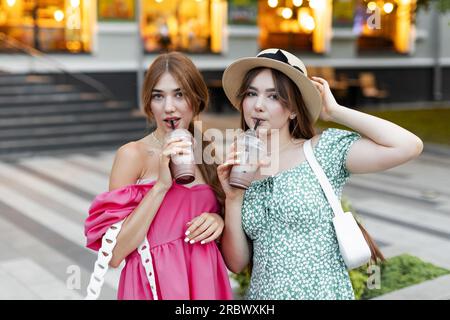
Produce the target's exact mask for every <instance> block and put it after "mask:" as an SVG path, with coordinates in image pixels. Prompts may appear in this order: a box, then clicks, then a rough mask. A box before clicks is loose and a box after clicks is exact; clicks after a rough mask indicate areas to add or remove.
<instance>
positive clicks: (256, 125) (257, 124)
mask: <svg viewBox="0 0 450 320" xmlns="http://www.w3.org/2000/svg"><path fill="white" fill-rule="evenodd" d="M259 121H260V120H259V119H257V120H256V123H255V127H254V128H253V130H256V128H258V126H259Z"/></svg>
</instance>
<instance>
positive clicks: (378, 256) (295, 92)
mask: <svg viewBox="0 0 450 320" xmlns="http://www.w3.org/2000/svg"><path fill="white" fill-rule="evenodd" d="M265 69H267V68H264V67H262V68H261V67H258V68H254V69H251V70H250V71H249V72H247V74H246V75H245V77H244V81H243V82H242V85H241V87H240V89H239V91H238V94H237V97H238V98H239V99H240V101H239V107H240V111H241V128H242V129H243V130H247V129H249V127H248V126H247V124H246V123H245V118H244V112H243V108H242V104H243V101H244V98H245V95H246V93H247V91H248V88H249V87H250V84H251V83H252V81H253V79H255V78H256V76H257V75H258V74H259V73H260V72H262V71H263V70H265ZM269 70H270V71H271V72H272V78H273V82H274V84H275V90H276V93H277V95H278V97H279V99H280V103H281V105H282V106H283V107H285V108H287V109H288V110H290V111H291V112H295V113H296V115H297V116H296V117H295V118H294V119H290V120H289V132H290V134H291V136H292V137H293V138H296V139H311V138H312V137H313V136H314V134H315V131H314V127H313V123H312V121H311V118H310V116H309V113H308V109H307V108H306V105H305V102H304V101H303V97H302V93H301V92H300V90H299V89H298V87H297V85H296V84H295V83H294V82H293V81H292V80H291V79H290V78H289V77H287V76H286V75H285V74H284V73H282V72H280V71H278V70H275V69H270V68H269ZM357 224H358V226H359V228H360V230H361V232H362V234H363V236H364V238H365V239H366V242H367V244H368V245H369V248H370V251H371V254H372V256H371V260H372V262H375V263H377V262H380V261H384V260H385V258H384V256H383V253H382V252H381V250H380V249H379V247H378V245H377V244H376V243H375V241H374V240H373V238H372V237H371V236H370V234H369V233H368V232H367V230H366V229H365V228H364V227H363V226H362V225H361V224H360V223H359V222H358V223H357Z"/></svg>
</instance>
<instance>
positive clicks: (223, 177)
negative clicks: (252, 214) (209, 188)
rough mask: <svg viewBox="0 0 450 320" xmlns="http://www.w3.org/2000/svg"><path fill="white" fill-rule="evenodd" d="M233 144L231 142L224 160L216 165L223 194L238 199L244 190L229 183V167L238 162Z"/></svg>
mask: <svg viewBox="0 0 450 320" xmlns="http://www.w3.org/2000/svg"><path fill="white" fill-rule="evenodd" d="M235 146H236V145H235V143H232V144H231V147H230V152H229V153H228V155H227V157H226V159H225V162H224V163H222V164H221V165H219V166H218V167H217V176H218V178H219V181H220V184H221V185H222V189H223V191H224V192H225V196H226V198H227V199H229V200H236V199H240V198H241V197H243V195H244V193H245V190H243V189H239V188H235V187H233V186H231V185H230V173H231V168H232V167H233V165H235V164H239V160H238V155H239V152H236V147H235Z"/></svg>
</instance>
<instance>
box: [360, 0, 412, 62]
mask: <svg viewBox="0 0 450 320" xmlns="http://www.w3.org/2000/svg"><path fill="white" fill-rule="evenodd" d="M415 6H416V0H367V1H364V0H359V1H358V4H357V6H356V11H355V24H354V30H355V32H356V33H357V34H359V37H358V50H359V52H373V51H391V52H396V53H402V54H407V53H409V52H411V51H412V48H413V43H414V41H415V37H414V30H415V27H414V23H413V17H414V12H415Z"/></svg>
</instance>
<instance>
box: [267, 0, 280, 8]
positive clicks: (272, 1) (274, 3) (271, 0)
mask: <svg viewBox="0 0 450 320" xmlns="http://www.w3.org/2000/svg"><path fill="white" fill-rule="evenodd" d="M267 4H268V5H269V7H271V8H276V6H277V5H278V0H268V1H267Z"/></svg>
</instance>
